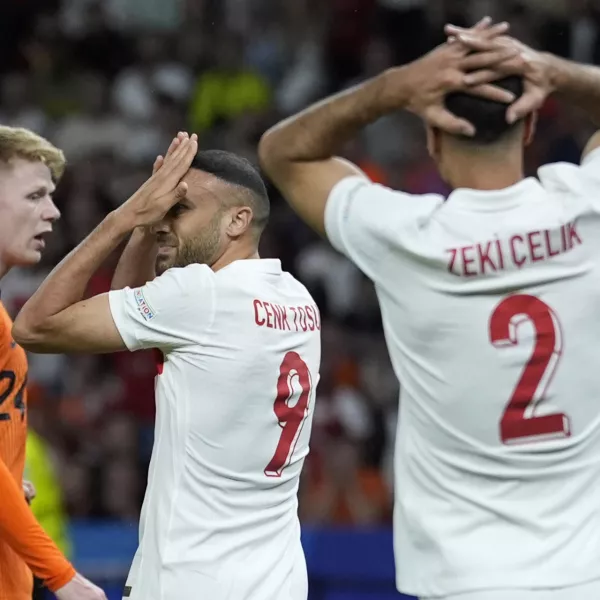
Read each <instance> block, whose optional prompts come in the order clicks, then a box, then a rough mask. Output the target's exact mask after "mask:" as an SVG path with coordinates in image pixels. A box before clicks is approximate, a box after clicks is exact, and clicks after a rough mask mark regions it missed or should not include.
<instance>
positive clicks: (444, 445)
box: [326, 151, 600, 597]
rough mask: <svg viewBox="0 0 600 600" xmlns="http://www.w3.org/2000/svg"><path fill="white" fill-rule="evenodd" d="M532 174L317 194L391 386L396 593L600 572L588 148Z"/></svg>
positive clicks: (593, 180)
mask: <svg viewBox="0 0 600 600" xmlns="http://www.w3.org/2000/svg"><path fill="white" fill-rule="evenodd" d="M539 176H540V180H539V181H538V179H535V178H530V179H526V180H524V181H522V182H520V183H518V184H517V185H515V186H513V187H510V188H507V189H505V190H501V191H491V192H490V191H486V192H483V191H474V190H465V189H459V190H456V191H455V192H453V193H452V194H451V196H450V197H449V199H448V201H447V202H444V199H443V198H442V197H441V196H438V195H425V196H420V197H416V196H410V195H408V194H404V193H399V192H395V191H392V190H390V189H387V188H385V187H381V186H379V185H374V184H372V183H370V182H368V181H366V180H365V179H361V178H359V177H350V178H347V179H345V180H343V181H341V182H340V183H339V184H338V185H337V186H336V187H335V189H334V190H333V191H332V193H331V196H330V198H329V200H328V203H327V208H326V229H327V233H328V236H329V238H330V240H331V242H332V244H333V245H334V246H335V247H336V248H337V249H338V250H340V251H341V252H343V253H344V254H346V255H347V256H348V257H349V258H350V259H352V260H353V261H354V262H355V263H356V264H357V265H358V266H359V267H360V268H361V269H362V270H363V271H364V273H365V274H366V275H367V276H369V277H370V278H371V279H372V280H373V282H374V283H375V286H376V290H377V294H378V297H379V302H380V306H381V312H382V317H383V324H384V330H385V335H386V341H387V345H388V348H389V352H390V356H391V360H392V364H393V366H394V369H395V371H396V374H397V376H398V379H399V381H400V383H401V386H402V391H401V403H400V414H399V423H398V435H397V442H396V456H395V461H396V464H395V479H396V482H395V495H396V500H395V511H394V512H395V514H394V519H395V557H396V571H397V584H398V587H399V589H401V590H402V591H404V592H406V593H410V594H415V595H420V596H423V597H427V596H444V595H448V594H455V593H460V592H465V591H469V590H477V589H483V588H510V587H514V588H549V587H562V586H570V585H573V584H577V583H581V582H585V581H588V580H593V579H594V578H600V358H599V355H598V352H597V348H598V346H599V345H600V151H596V152H595V153H593V154H592V155H590V156H589V157H588V160H587V161H586V162H585V163H584V165H583V166H582V167H579V166H575V165H568V164H555V165H549V166H546V167H544V168H542V169H540V172H539Z"/></svg>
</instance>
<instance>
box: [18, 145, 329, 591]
mask: <svg viewBox="0 0 600 600" xmlns="http://www.w3.org/2000/svg"><path fill="white" fill-rule="evenodd" d="M158 163H159V164H158V166H160V168H159V169H158V170H157V171H156V173H155V174H154V175H153V176H152V177H151V178H150V179H149V180H148V181H147V182H146V183H145V184H144V185H143V186H142V187H141V188H140V189H139V190H138V191H137V192H136V193H135V194H134V195H133V196H132V197H131V198H130V199H129V200H128V201H127V202H125V203H124V204H123V205H122V206H121V207H119V208H118V209H117V210H115V211H114V212H113V213H111V214H109V215H108V216H107V217H106V219H105V220H104V221H103V222H102V223H101V224H100V225H99V226H98V227H97V228H96V229H95V230H94V231H93V232H92V233H91V234H90V235H89V237H88V238H87V239H86V240H84V241H83V242H82V243H81V244H80V246H79V247H78V248H77V249H75V250H74V251H73V252H72V253H71V254H70V255H69V256H67V257H66V258H65V259H64V260H63V261H62V262H61V263H60V264H59V265H58V266H57V267H56V268H55V269H54V271H53V272H52V273H51V274H50V275H49V277H48V278H47V279H46V281H45V282H44V283H43V284H42V286H41V287H40V289H39V290H38V292H36V294H34V296H33V297H32V298H31V299H30V301H29V302H28V303H27V304H26V305H25V306H24V308H23V309H22V311H21V313H20V315H19V316H18V318H17V320H16V322H15V326H14V329H13V333H14V336H15V339H17V340H19V342H21V343H23V345H24V346H25V347H26V348H29V349H30V350H32V351H38V352H114V351H118V350H123V349H126V348H127V349H129V350H137V349H140V348H156V349H158V350H160V351H161V353H162V356H163V359H164V362H163V364H162V365H161V366H160V367H159V373H160V374H159V375H158V376H157V380H156V403H157V419H156V436H155V443H154V449H153V453H152V460H151V464H150V472H149V479H148V489H147V491H146V497H145V499H144V506H143V508H142V516H141V523H140V542H139V548H138V551H137V553H136V556H135V559H134V562H133V565H132V568H131V571H130V574H129V578H128V581H127V584H126V588H125V592H124V597H125V598H128V599H129V600H196V599H197V598H209V599H210V600H230V599H233V598H235V599H236V600H306V597H307V574H306V564H305V560H304V555H303V551H302V547H301V545H300V526H299V522H298V517H297V494H296V492H297V489H298V480H299V475H300V470H301V468H302V464H303V461H304V457H305V456H306V454H307V452H308V440H309V436H310V429H311V421H312V414H313V404H314V399H315V387H316V385H317V382H318V378H319V362H320V332H319V330H320V320H319V313H318V310H317V308H316V306H315V304H314V301H313V300H312V298H311V296H310V295H309V293H308V292H307V290H306V288H305V287H304V286H303V285H302V284H300V283H299V282H298V281H297V280H296V279H294V278H293V277H292V276H291V275H289V274H288V273H286V272H284V271H282V269H281V264H280V261H279V260H263V259H260V258H259V255H258V250H257V246H258V241H259V238H260V234H261V231H262V229H263V228H264V226H265V224H266V222H267V218H268V214H269V203H268V197H267V193H266V190H265V187H264V184H263V182H262V179H261V178H260V175H259V174H258V172H257V171H256V169H255V168H254V167H252V166H251V165H250V163H248V162H247V161H246V160H244V159H242V158H240V157H237V156H235V155H232V154H230V153H226V152H219V151H208V152H200V153H197V142H196V139H195V136H192V138H189V137H187V136H180V138H179V139H178V140H177V141H175V142H174V145H173V147H172V148H171V151H170V152H169V153H168V154H167V156H166V157H165V159H164V161H163V160H162V159H160V160H159V161H158ZM148 226H149V227H150V230H148V229H147V227H148ZM132 231H133V232H134V233H133V236H132V237H131V239H130V241H129V246H128V248H126V251H125V253H124V255H123V257H122V264H121V265H120V267H119V271H120V273H117V274H116V277H117V276H118V277H120V278H121V279H122V280H123V279H126V278H129V279H130V280H131V281H133V280H134V279H138V278H139V277H140V276H141V274H143V273H144V272H146V273H149V269H148V267H149V262H154V260H155V261H156V262H155V266H156V277H155V278H152V277H153V274H152V273H150V274H149V275H148V276H146V277H148V278H149V279H151V280H150V281H148V282H141V281H139V279H138V281H137V282H136V284H135V285H138V287H135V288H134V289H132V288H129V287H126V288H124V289H120V290H113V291H111V292H110V293H108V294H103V295H99V296H96V297H93V298H91V299H89V300H82V297H83V294H84V290H85V288H86V284H87V282H88V281H89V279H90V277H91V276H92V274H93V273H94V271H95V270H96V269H97V268H98V267H99V266H100V265H101V264H102V262H103V260H104V259H105V258H106V257H107V256H108V255H109V254H110V253H111V252H112V251H113V250H114V249H115V248H116V247H117V245H118V244H119V243H120V242H121V241H123V239H124V238H125V237H126V236H127V235H128V234H129V233H131V232H132ZM143 279H145V277H144V278H143ZM142 283H143V284H142Z"/></svg>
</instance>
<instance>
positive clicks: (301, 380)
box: [265, 352, 312, 477]
mask: <svg viewBox="0 0 600 600" xmlns="http://www.w3.org/2000/svg"><path fill="white" fill-rule="evenodd" d="M294 382H295V384H296V385H297V386H299V388H300V390H299V391H300V396H299V397H298V401H297V402H296V403H295V404H294V405H293V406H290V404H289V403H290V401H291V400H292V398H293V397H294V396H295V395H296V394H294V391H295V386H294ZM311 386H312V381H311V377H310V371H309V370H308V366H307V365H306V363H305V362H304V361H303V360H302V359H301V358H300V355H299V354H298V353H297V352H288V353H287V354H286V355H285V356H284V358H283V362H282V363H281V366H280V367H279V379H278V380H277V398H276V399H275V404H274V405H273V410H274V411H275V415H276V416H277V420H278V421H279V426H280V427H281V428H282V431H281V435H280V437H279V443H278V444H277V449H276V450H275V454H274V455H273V458H272V459H271V461H270V462H269V464H268V465H267V466H266V468H265V475H266V476H267V477H281V473H282V472H283V470H284V469H285V468H286V467H287V466H288V465H289V464H290V460H291V458H292V454H293V453H294V449H295V448H296V443H297V442H298V437H300V432H301V431H302V426H303V425H304V421H305V420H306V417H307V416H308V404H309V402H310V392H311Z"/></svg>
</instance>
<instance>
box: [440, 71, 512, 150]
mask: <svg viewBox="0 0 600 600" xmlns="http://www.w3.org/2000/svg"><path fill="white" fill-rule="evenodd" d="M494 85H495V86H498V87H501V88H503V89H505V90H508V91H509V92H512V93H513V94H514V95H515V98H519V97H520V96H522V95H523V79H522V78H521V77H519V76H517V75H512V76H510V77H505V78H504V79H500V80H498V81H495V82H494ZM445 105H446V108H447V109H448V110H449V111H450V112H451V113H453V114H454V115H456V116H457V117H460V118H461V119H465V120H467V121H469V123H471V124H472V125H473V126H474V127H475V130H476V133H475V135H474V136H473V137H468V138H467V137H464V139H465V140H470V141H471V142H473V143H476V144H481V145H491V144H494V143H495V142H498V141H499V140H500V139H502V138H503V137H504V136H505V135H507V134H508V133H509V132H510V131H513V130H514V129H515V128H516V127H517V126H518V124H519V121H517V122H516V123H512V124H510V123H508V122H507V121H506V111H507V109H508V105H506V104H505V103H503V102H495V101H493V100H487V99H486V98H480V97H478V96H471V95H470V94H467V93H465V92H455V93H452V94H448V95H447V96H446V100H445Z"/></svg>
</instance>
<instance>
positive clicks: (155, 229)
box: [150, 219, 171, 235]
mask: <svg viewBox="0 0 600 600" xmlns="http://www.w3.org/2000/svg"><path fill="white" fill-rule="evenodd" d="M170 231H171V228H170V227H169V223H168V222H167V220H166V219H161V220H160V221H157V222H156V223H154V224H153V225H151V227H150V232H151V233H152V234H154V235H157V234H159V233H169V232H170Z"/></svg>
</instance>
